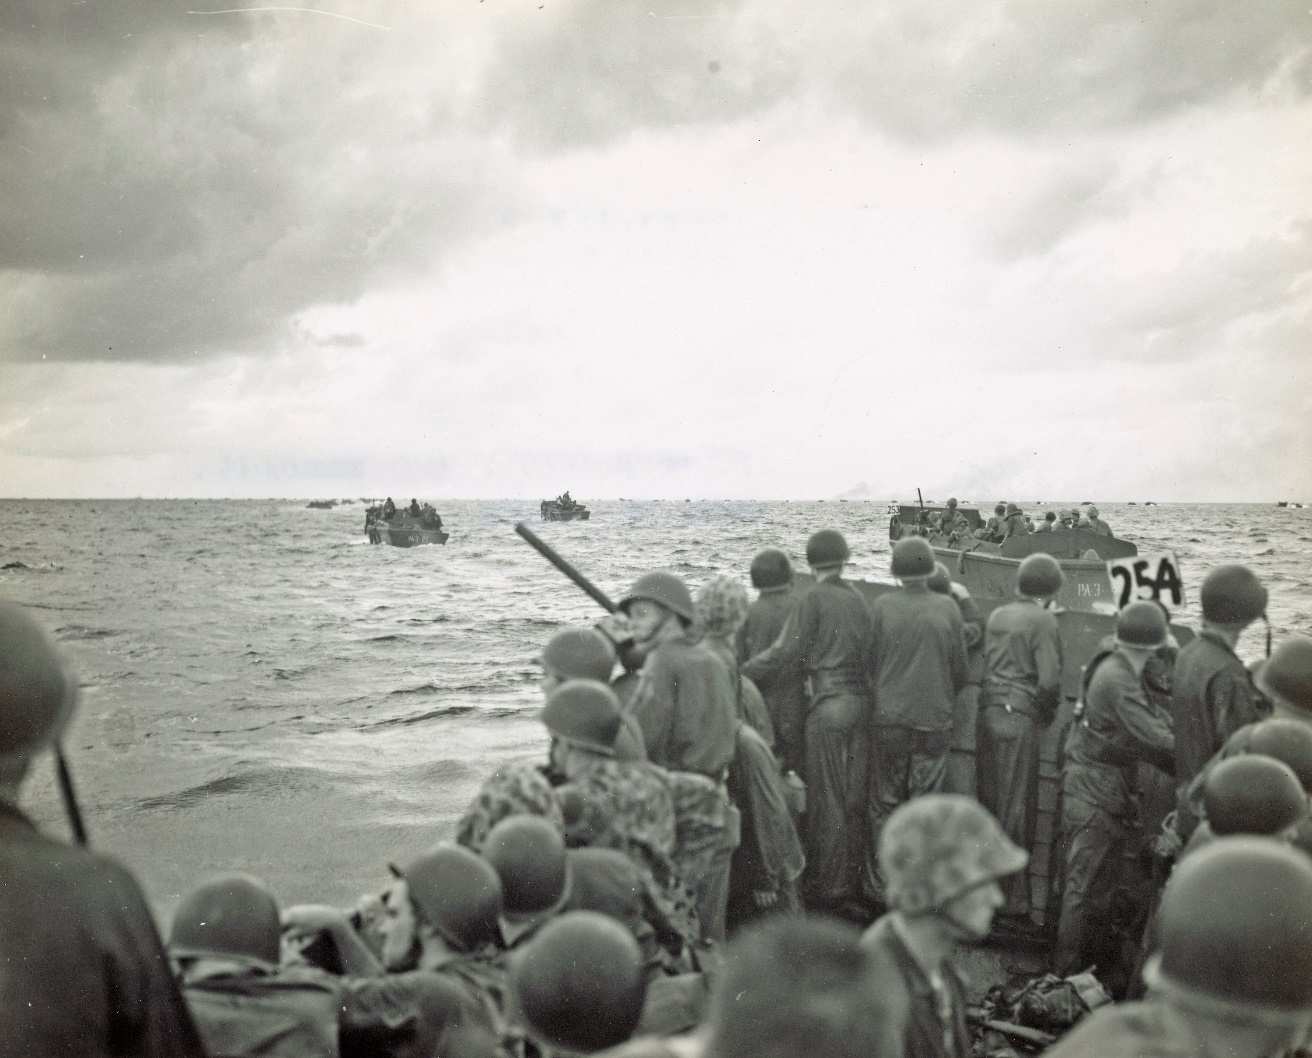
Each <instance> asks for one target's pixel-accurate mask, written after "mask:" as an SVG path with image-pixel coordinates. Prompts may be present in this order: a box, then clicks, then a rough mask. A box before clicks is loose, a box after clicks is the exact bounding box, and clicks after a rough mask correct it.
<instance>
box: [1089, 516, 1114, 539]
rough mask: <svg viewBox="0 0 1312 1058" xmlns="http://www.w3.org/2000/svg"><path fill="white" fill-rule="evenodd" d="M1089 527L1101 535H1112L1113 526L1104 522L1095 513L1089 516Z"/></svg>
mask: <svg viewBox="0 0 1312 1058" xmlns="http://www.w3.org/2000/svg"><path fill="white" fill-rule="evenodd" d="M1089 528H1090V529H1091V530H1092V531H1093V532H1095V533H1097V534H1098V535H1099V536H1111V535H1112V527H1111V526H1110V525H1108V524H1107V523H1106V522H1104V521H1103V520H1102V519H1101V518H1099V517H1098V516H1097V515H1093V516H1092V517H1090V518H1089Z"/></svg>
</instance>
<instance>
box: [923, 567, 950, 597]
mask: <svg viewBox="0 0 1312 1058" xmlns="http://www.w3.org/2000/svg"><path fill="white" fill-rule="evenodd" d="M925 583H927V584H928V585H929V590H930V591H936V592H938V593H939V594H940V595H951V594H952V574H950V573H949V572H948V567H947V566H945V565H943V563H942V562H935V563H934V572H933V573H931V574H930V575H929V580H928V581H926V582H925Z"/></svg>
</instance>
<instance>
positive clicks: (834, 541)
mask: <svg viewBox="0 0 1312 1058" xmlns="http://www.w3.org/2000/svg"><path fill="white" fill-rule="evenodd" d="M849 557H851V552H850V551H849V550H848V547H847V540H846V539H844V537H843V534H842V533H840V532H839V531H838V530H837V529H821V530H820V531H819V532H817V533H812V534H811V538H810V539H809V540H807V542H806V564H807V565H808V566H810V567H811V568H812V569H832V568H833V567H834V566H841V565H842V564H843V563H844V562H846V561H847V560H848V558H849Z"/></svg>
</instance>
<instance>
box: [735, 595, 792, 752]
mask: <svg viewBox="0 0 1312 1058" xmlns="http://www.w3.org/2000/svg"><path fill="white" fill-rule="evenodd" d="M797 598H798V596H797V593H796V592H795V591H793V589H792V588H791V587H782V588H763V589H761V594H760V597H759V598H758V599H757V600H756V601H755V602H754V603H752V605H751V606H750V607H749V608H748V610H747V620H746V621H744V622H743V624H742V626H741V627H740V628H739V629H738V633H737V639H736V646H737V651H738V662H739V664H742V663H743V662H746V661H747V660H748V659H749V658H754V657H755V656H756V655H757V654H760V653H761V652H762V651H764V650H766V649H768V648H769V647H770V646H771V645H772V644H773V643H774V641H775V640H776V639H778V638H779V633H780V632H782V631H783V628H784V623H785V622H786V621H787V620H788V615H789V614H790V613H792V612H793V609H794V608H795V607H796V606H797ZM755 682H756V683H757V686H758V687H759V689H760V691H761V696H762V697H763V698H764V699H765V705H766V709H767V710H768V711H769V713H770V719H771V720H772V721H773V723H774V741H775V748H776V750H777V751H778V753H779V755H780V757H782V758H783V762H784V767H785V768H791V769H792V770H793V771H795V772H797V773H798V774H799V775H801V776H802V777H803V778H805V776H806V761H805V752H804V734H805V728H806V685H805V680H804V676H803V673H802V670H801V667H800V666H793V667H792V668H790V669H787V670H780V671H778V672H777V673H775V674H774V675H772V676H771V677H770V678H769V679H762V680H757V681H755Z"/></svg>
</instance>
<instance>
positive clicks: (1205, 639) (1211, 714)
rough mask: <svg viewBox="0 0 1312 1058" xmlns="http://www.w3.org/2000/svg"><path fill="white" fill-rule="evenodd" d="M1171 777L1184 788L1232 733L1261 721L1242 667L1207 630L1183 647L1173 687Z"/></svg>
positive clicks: (1228, 646)
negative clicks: (1173, 746)
mask: <svg viewBox="0 0 1312 1058" xmlns="http://www.w3.org/2000/svg"><path fill="white" fill-rule="evenodd" d="M1171 714H1172V717H1173V719H1174V721H1175V776H1176V780H1177V781H1178V782H1179V783H1180V784H1181V785H1184V784H1186V783H1188V782H1189V780H1191V779H1192V778H1193V777H1194V776H1195V775H1197V774H1198V773H1199V772H1200V771H1202V769H1203V765H1205V764H1206V763H1207V762H1208V761H1209V760H1211V758H1212V756H1213V755H1214V754H1215V753H1216V752H1217V750H1219V749H1220V748H1221V745H1222V743H1224V742H1225V740H1226V739H1227V738H1229V737H1230V736H1231V735H1232V734H1234V733H1235V732H1236V731H1237V730H1239V728H1241V727H1243V726H1244V725H1245V724H1251V723H1253V722H1254V721H1256V720H1260V719H1261V718H1262V717H1261V712H1260V711H1259V708H1258V700H1257V694H1256V692H1255V691H1254V690H1253V684H1252V681H1251V680H1249V678H1248V670H1247V669H1246V668H1244V663H1243V662H1242V661H1240V660H1239V658H1238V657H1236V656H1235V652H1234V651H1233V650H1232V649H1230V645H1229V644H1228V643H1227V642H1226V641H1225V640H1224V639H1222V638H1221V637H1220V636H1219V635H1217V633H1216V632H1214V631H1212V630H1211V629H1210V628H1204V629H1203V630H1202V631H1201V632H1199V633H1198V635H1197V636H1196V637H1195V638H1194V639H1193V640H1192V641H1191V642H1189V643H1187V644H1185V646H1184V647H1183V649H1181V651H1180V656H1179V657H1178V658H1176V662H1175V671H1174V675H1173V679H1172V688H1171Z"/></svg>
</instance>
